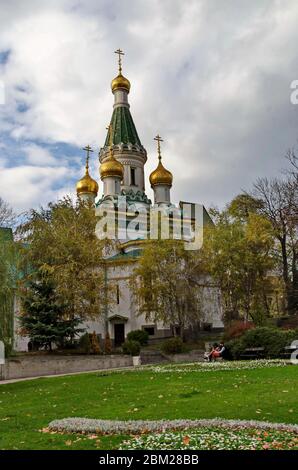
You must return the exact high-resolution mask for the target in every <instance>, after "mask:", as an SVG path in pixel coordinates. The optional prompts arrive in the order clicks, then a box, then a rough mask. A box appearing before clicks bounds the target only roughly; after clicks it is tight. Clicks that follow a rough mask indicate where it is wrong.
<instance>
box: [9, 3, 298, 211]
mask: <svg viewBox="0 0 298 470" xmlns="http://www.w3.org/2000/svg"><path fill="white" fill-rule="evenodd" d="M0 6H1V19H0V31H1V32H0V51H1V50H2V51H4V50H8V49H9V50H11V53H10V56H9V59H8V62H7V64H6V65H4V66H3V65H2V66H0V74H1V76H2V78H3V79H4V81H5V91H6V104H5V106H0V131H1V130H2V132H6V133H7V132H8V133H9V134H10V137H11V138H12V139H15V140H16V141H18V145H22V142H25V143H24V144H23V146H24V148H23V150H24V151H25V154H26V158H27V160H26V162H22V165H21V166H17V164H16V167H15V168H9V169H8V168H6V169H5V165H6V164H7V162H6V163H5V160H3V159H2V157H1V161H2V170H1V172H0V182H2V184H4V183H5V178H6V177H7V176H9V175H10V178H11V182H12V184H13V180H14V178H15V177H16V178H17V180H18V185H17V186H15V187H14V188H13V190H9V187H8V185H7V184H6V186H5V188H6V190H5V191H8V193H9V197H10V198H11V201H12V202H13V203H14V204H15V205H17V206H18V207H20V206H22V207H25V206H26V205H27V206H28V205H30V204H38V203H39V202H40V200H42V201H46V198H49V199H50V198H53V197H54V196H55V195H57V194H62V193H61V191H63V190H64V188H67V187H69V188H71V187H73V184H74V181H73V180H72V178H74V177H77V173H76V172H75V171H74V170H73V173H72V174H71V171H70V170H67V169H66V168H67V167H68V166H69V165H71V163H73V165H75V166H76V165H77V161H78V156H77V155H74V156H73V159H68V160H67V162H66V161H65V159H64V160H62V161H60V160H59V161H58V160H57V159H55V157H54V156H53V155H52V154H51V153H50V152H49V151H48V150H46V149H45V148H43V147H42V146H41V145H40V142H45V143H54V142H65V143H68V144H72V145H77V146H79V147H82V146H84V145H86V144H87V143H89V144H91V145H92V146H93V147H94V148H98V147H100V146H101V145H102V144H103V142H104V137H105V132H106V131H105V127H106V124H107V123H108V122H109V119H110V116H111V113H112V102H113V98H112V95H111V92H110V81H111V79H112V78H113V76H114V75H115V73H116V58H115V57H114V55H113V50H114V49H116V48H118V47H119V46H120V47H122V48H123V49H124V50H125V52H126V56H125V59H124V73H125V74H126V76H128V78H129V79H130V81H131V83H132V89H131V95H130V102H131V111H132V114H133V117H134V120H135V124H136V126H137V129H138V132H139V134H140V137H141V139H142V142H143V144H144V146H145V147H146V148H147V150H148V156H149V159H148V163H147V166H146V173H147V175H149V173H150V171H151V170H152V169H153V168H154V167H155V166H156V149H155V146H154V142H153V140H152V139H153V137H154V135H156V133H157V132H159V133H160V134H161V135H162V136H163V137H164V140H165V142H164V145H163V154H164V162H165V165H166V166H167V167H168V168H169V169H170V170H171V171H172V172H173V174H174V186H173V190H172V193H173V199H174V200H175V201H177V200H179V199H184V200H185V199H187V200H191V199H194V200H196V201H199V202H203V203H205V204H206V205H208V204H209V203H211V202H216V203H222V202H224V201H226V200H227V199H228V198H231V197H232V196H233V195H234V194H236V193H237V192H238V191H240V190H241V189H242V188H244V187H249V185H250V184H251V182H252V181H253V180H254V179H255V178H256V177H257V176H258V175H261V174H269V175H270V174H276V173H277V171H278V169H279V168H280V167H281V166H282V165H283V162H282V159H281V156H282V155H283V154H284V153H285V151H286V149H287V147H289V146H292V145H294V144H295V142H296V136H297V111H298V107H297V108H295V107H293V106H292V105H290V100H289V96H290V88H289V86H290V83H291V81H292V80H294V79H296V78H298V71H297V61H296V44H297V40H298V30H297V20H298V5H297V2H296V1H295V0H284V1H282V2H281V1H279V0H262V1H260V0H254V1H253V0H250V1H248V0H243V1H241V2H238V1H237V0H227V1H225V2H221V1H220V0H189V1H187V2H182V1H181V0H121V1H119V0H101V1H98V0H89V1H88V2H77V1H75V0H60V1H58V0H53V1H51V2H40V1H37V0H27V1H26V2H23V1H20V0H19V1H17V0H12V1H10V2H4V1H3V0H2V1H0ZM20 104H22V105H23V107H25V109H22V110H21V111H20V110H19V105H20ZM28 140H33V141H34V140H36V144H28ZM95 160H96V158H95V157H94V171H96V173H95V175H96V174H98V173H97V163H95ZM3 162H4V163H3ZM43 166H44V167H45V168H42V167H43ZM3 168H4V170H3ZM46 170H48V171H49V179H48V180H47V181H45V177H44V171H46ZM3 172H4V173H3ZM66 173H67V175H68V183H67V184H65V182H64V178H65V175H66ZM22 174H24V175H27V177H28V174H30V175H35V177H36V179H35V183H34V184H33V183H32V181H31V179H30V178H31V177H30V178H29V183H28V179H27V177H26V176H24V177H22V176H21V175H22ZM4 175H6V176H5V178H4ZM12 175H13V176H12ZM78 176H79V175H78ZM38 179H40V182H38ZM22 184H24V185H25V186H24V188H23V187H22ZM68 185H69V186H68ZM42 187H46V189H45V191H42V190H41V188H42ZM56 187H58V188H59V189H58V190H56V189H55V188H56ZM3 188H4V186H2V185H1V186H0V191H1V195H2V196H5V191H4V189H3ZM23 189H24V190H23ZM24 191H26V192H27V194H26V195H24ZM3 192H4V194H2V193H3ZM147 192H148V195H149V196H151V190H150V189H149V184H147Z"/></svg>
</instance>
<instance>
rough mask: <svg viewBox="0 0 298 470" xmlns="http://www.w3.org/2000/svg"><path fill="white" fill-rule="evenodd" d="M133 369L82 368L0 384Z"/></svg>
mask: <svg viewBox="0 0 298 470" xmlns="http://www.w3.org/2000/svg"><path fill="white" fill-rule="evenodd" d="M148 365H149V364H148ZM142 367H144V366H142ZM134 369H135V367H133V366H130V367H117V368H116V367H115V368H113V369H95V370H83V371H81V372H67V373H65V374H52V375H38V376H37V377H24V378H21V379H10V380H0V385H6V384H13V383H15V382H24V381H26V380H35V379H45V378H51V377H65V376H66V375H79V374H92V373H94V372H113V371H119V370H134Z"/></svg>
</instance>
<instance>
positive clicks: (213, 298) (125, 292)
mask: <svg viewBox="0 0 298 470" xmlns="http://www.w3.org/2000/svg"><path fill="white" fill-rule="evenodd" d="M116 53H118V54H119V73H118V75H117V77H115V78H114V79H113V80H112V83H111V89H112V93H113V95H114V105H113V114H112V118H111V121H110V125H109V127H108V129H107V131H108V132H107V136H106V140H105V143H104V146H103V147H102V148H101V149H100V151H99V162H100V179H101V181H102V185H103V194H102V195H101V196H100V197H99V199H98V191H99V186H98V183H97V182H96V181H95V180H94V179H93V178H92V177H91V176H90V174H89V151H90V150H91V149H90V147H89V146H87V147H86V148H85V150H86V151H87V163H86V173H85V176H84V177H83V178H82V179H80V180H79V181H78V183H77V187H76V190H77V195H78V197H79V198H81V199H82V200H87V201H90V202H92V203H94V204H95V207H96V210H100V209H101V208H110V210H111V211H112V212H113V208H114V209H115V208H116V207H117V211H118V212H119V207H120V206H121V204H122V206H121V207H122V208H123V210H124V212H125V213H126V216H127V217H128V219H129V217H130V215H129V214H136V213H141V214H143V221H145V220H147V214H148V213H149V212H150V210H152V208H155V209H159V210H162V211H163V212H167V210H168V211H171V212H173V211H174V212H175V211H176V214H180V215H181V210H182V209H181V207H182V203H179V206H177V207H175V206H174V205H173V204H172V202H171V187H172V184H173V175H172V173H171V172H170V171H169V170H168V169H166V168H165V166H164V164H163V162H162V155H161V146H160V144H161V142H162V139H161V138H160V136H156V137H155V140H156V141H157V153H158V164H157V167H156V169H155V170H154V171H153V172H152V173H151V174H150V177H149V182H150V186H151V188H152V190H153V197H154V202H153V203H152V202H151V200H150V199H149V197H148V195H147V194H146V187H145V173H144V168H145V164H146V161H147V158H148V157H147V152H146V149H145V148H144V146H143V145H142V143H141V140H140V138H139V135H138V132H137V130H136V127H135V124H134V121H133V118H132V115H131V112H130V105H129V101H128V95H129V92H130V88H131V85H130V82H129V80H128V79H127V78H126V77H124V75H123V74H122V66H121V55H122V54H123V53H122V51H121V50H118V51H116ZM123 201H124V203H123ZM123 204H124V207H123ZM108 210H109V209H108ZM203 223H210V217H209V215H208V213H207V211H206V210H205V209H204V208H203ZM138 224H139V225H142V224H141V223H140V220H139V219H138ZM144 227H145V228H144V230H143V232H142V229H141V228H140V227H139V231H138V235H137V237H135V238H134V239H131V238H130V237H127V232H126V236H125V235H124V236H123V237H121V236H120V237H119V239H118V240H117V241H118V243H117V244H116V248H115V249H114V250H113V251H112V253H109V255H107V259H106V261H107V263H106V265H107V279H108V281H110V282H112V283H113V284H115V285H116V295H117V299H116V302H115V304H114V305H113V306H112V308H111V310H110V311H109V312H107V313H106V318H104V319H102V320H101V321H98V322H93V321H90V322H87V323H86V326H87V329H88V330H89V331H90V332H92V331H96V332H97V333H98V334H99V335H100V336H101V337H103V336H104V334H105V331H106V330H107V329H108V331H109V334H110V337H111V339H112V340H113V342H114V345H115V346H118V345H120V344H121V343H123V341H124V340H125V338H126V336H127V333H129V332H130V331H132V330H136V329H144V330H146V331H147V332H148V333H149V338H150V339H157V338H163V337H167V336H171V335H172V333H173V332H172V331H171V329H170V326H169V325H164V324H162V323H158V324H153V323H150V322H147V321H146V319H145V316H144V315H140V314H139V312H138V305H137V303H136V302H135V299H134V296H133V294H132V292H131V289H130V283H129V281H130V278H131V275H132V271H133V269H134V267H135V263H137V262H138V257H139V256H140V254H141V250H142V246H144V239H147V236H146V235H147V231H148V229H147V228H146V224H145V225H144ZM204 283H205V284H204V287H203V290H204V296H203V297H204V305H203V311H204V318H203V319H202V322H201V323H202V326H205V327H208V328H211V329H217V328H222V327H223V323H222V320H221V316H222V315H221V306H220V293H219V290H218V289H217V287H216V286H214V284H213V283H212V281H211V280H210V279H209V280H207V279H205V280H204Z"/></svg>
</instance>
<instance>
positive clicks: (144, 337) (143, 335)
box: [127, 330, 149, 346]
mask: <svg viewBox="0 0 298 470" xmlns="http://www.w3.org/2000/svg"><path fill="white" fill-rule="evenodd" d="M127 339H128V340H132V341H138V342H139V343H140V345H141V346H145V345H146V344H147V343H148V339H149V334H148V333H147V331H145V330H134V331H130V332H129V333H128V335H127Z"/></svg>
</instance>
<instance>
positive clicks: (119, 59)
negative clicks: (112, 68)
mask: <svg viewBox="0 0 298 470" xmlns="http://www.w3.org/2000/svg"><path fill="white" fill-rule="evenodd" d="M114 54H118V66H119V73H120V74H121V72H122V63H121V60H122V59H121V56H122V55H124V52H123V51H122V50H121V49H117V51H114Z"/></svg>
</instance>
